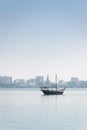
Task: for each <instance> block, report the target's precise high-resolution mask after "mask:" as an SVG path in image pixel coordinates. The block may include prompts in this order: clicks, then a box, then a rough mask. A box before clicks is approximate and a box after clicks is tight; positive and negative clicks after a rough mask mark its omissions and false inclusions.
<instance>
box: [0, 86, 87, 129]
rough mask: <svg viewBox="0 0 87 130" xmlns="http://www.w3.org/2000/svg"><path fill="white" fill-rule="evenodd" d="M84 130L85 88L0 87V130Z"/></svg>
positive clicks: (86, 121) (86, 111)
mask: <svg viewBox="0 0 87 130" xmlns="http://www.w3.org/2000/svg"><path fill="white" fill-rule="evenodd" d="M54 129H55V130H87V89H66V91H65V93H64V95H58V96H56V95H54V96H53V95H52V96H44V95H43V94H42V92H41V91H39V89H28V88H27V89H21V88H20V89H17V88H16V89H11V88H10V89H6V88H5V89H0V130H54Z"/></svg>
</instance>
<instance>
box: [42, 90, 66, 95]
mask: <svg viewBox="0 0 87 130" xmlns="http://www.w3.org/2000/svg"><path fill="white" fill-rule="evenodd" d="M64 90H65V89H61V90H45V89H41V91H42V92H43V93H44V95H62V94H63V93H64Z"/></svg>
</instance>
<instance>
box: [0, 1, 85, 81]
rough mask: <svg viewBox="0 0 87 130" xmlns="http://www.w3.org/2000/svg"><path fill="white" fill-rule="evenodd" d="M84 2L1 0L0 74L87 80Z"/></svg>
mask: <svg viewBox="0 0 87 130" xmlns="http://www.w3.org/2000/svg"><path fill="white" fill-rule="evenodd" d="M86 59H87V1H86V0H80V1H79V0H73V1H69V0H66V1H65V0H62V1H60V0H44V1H42V0H25V1H24V0H3V1H0V75H3V76H4V75H10V76H12V77H13V78H14V79H16V78H24V79H28V78H31V77H35V76H36V75H43V76H44V77H46V76H47V74H49V77H50V79H51V80H52V79H53V78H54V76H55V74H57V75H58V79H63V80H65V81H66V80H70V78H71V77H72V76H73V77H78V78H79V79H81V80H87V70H86V67H87V61H86Z"/></svg>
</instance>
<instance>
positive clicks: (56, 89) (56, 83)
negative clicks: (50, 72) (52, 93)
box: [55, 74, 57, 91]
mask: <svg viewBox="0 0 87 130" xmlns="http://www.w3.org/2000/svg"><path fill="white" fill-rule="evenodd" d="M55 81H56V91H57V74H56V75H55Z"/></svg>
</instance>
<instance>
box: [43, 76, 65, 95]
mask: <svg viewBox="0 0 87 130" xmlns="http://www.w3.org/2000/svg"><path fill="white" fill-rule="evenodd" d="M55 79H56V87H55V88H53V87H41V91H42V92H43V93H44V95H62V94H63V93H64V91H65V87H64V88H62V89H59V88H58V87H57V75H56V76H55Z"/></svg>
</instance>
